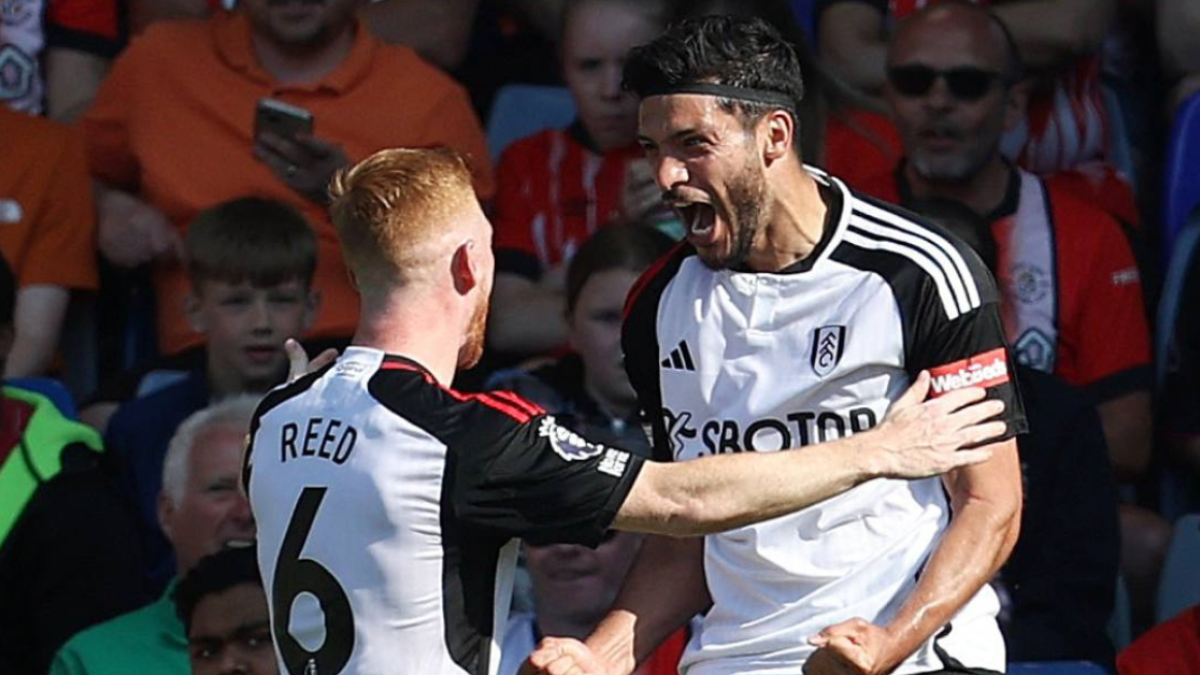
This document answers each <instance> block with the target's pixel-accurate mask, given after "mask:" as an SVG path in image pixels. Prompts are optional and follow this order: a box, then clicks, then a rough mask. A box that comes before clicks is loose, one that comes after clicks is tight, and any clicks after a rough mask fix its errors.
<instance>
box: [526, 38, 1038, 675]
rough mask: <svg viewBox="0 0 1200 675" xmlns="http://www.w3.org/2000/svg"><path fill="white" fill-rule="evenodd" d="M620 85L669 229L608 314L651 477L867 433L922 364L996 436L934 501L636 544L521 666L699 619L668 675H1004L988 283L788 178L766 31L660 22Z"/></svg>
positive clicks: (780, 76)
mask: <svg viewBox="0 0 1200 675" xmlns="http://www.w3.org/2000/svg"><path fill="white" fill-rule="evenodd" d="M625 83H626V86H627V87H628V88H630V89H631V90H633V91H634V92H635V93H637V94H638V95H639V97H640V98H641V104H640V111H639V139H640V142H641V144H642V147H643V149H644V150H645V152H646V155H647V158H648V159H649V161H650V163H651V165H652V166H653V168H654V171H655V177H656V180H657V182H658V184H659V187H660V188H661V189H662V190H663V191H664V199H665V200H667V201H668V202H669V203H670V204H672V205H673V206H674V207H675V208H676V209H677V210H678V211H679V212H680V214H681V216H682V219H683V221H684V222H685V224H686V225H687V239H686V242H685V243H684V244H682V245H681V246H679V247H677V248H676V249H675V250H674V251H673V252H672V253H671V254H670V255H668V256H667V257H665V258H664V259H662V260H660V261H659V263H658V264H656V265H655V266H654V267H652V268H651V270H650V271H649V272H647V274H646V275H645V276H643V278H642V280H641V282H639V284H638V285H637V286H635V287H634V290H633V291H632V292H631V293H630V298H629V300H627V302H626V318H625V321H624V329H623V341H622V344H623V347H624V350H625V366H626V370H627V371H628V373H629V379H630V382H631V383H632V384H633V386H634V389H635V391H636V392H637V394H638V398H639V402H640V404H641V406H642V408H643V410H645V412H646V413H647V416H648V417H649V419H650V422H651V429H652V431H653V440H654V452H655V456H656V457H657V458H660V459H663V460H670V461H674V462H676V463H678V464H682V465H687V464H690V463H693V462H695V461H704V459H700V458H704V457H706V456H708V455H720V454H726V453H747V454H749V453H759V454H761V453H771V452H773V451H776V450H779V449H781V448H786V447H788V443H789V441H795V440H796V439H801V444H803V443H805V442H806V441H807V440H812V439H814V438H820V437H824V436H825V435H837V434H840V433H854V432H855V431H858V430H860V429H863V428H869V427H870V426H871V425H872V424H873V420H874V419H878V418H879V415H880V413H881V412H882V411H884V410H886V409H887V408H888V406H889V405H891V404H892V401H894V400H895V396H896V394H897V393H898V392H899V390H900V388H901V387H902V386H903V383H904V382H906V381H908V380H910V379H912V378H914V377H917V370H918V369H921V368H929V369H930V372H931V373H933V374H934V376H935V377H936V378H937V379H938V382H939V385H938V388H937V391H935V392H933V393H932V395H934V396H936V395H937V394H938V393H940V392H941V391H947V390H949V389H952V388H954V387H957V386H962V385H964V384H965V383H967V382H975V383H980V384H982V385H983V386H985V387H987V388H988V390H989V395H990V396H995V397H998V398H1002V399H1004V400H1006V401H1008V402H1009V403H1010V405H1009V414H1008V416H1007V417H1006V420H1007V422H1008V423H1009V433H1008V434H1006V435H1005V436H1003V437H998V438H995V439H989V441H988V442H987V443H988V447H990V448H992V449H993V451H994V455H993V457H992V459H991V460H990V461H989V462H985V463H983V464H980V465H978V466H977V467H973V468H972V469H968V470H965V471H956V472H953V473H952V474H950V475H948V476H946V478H945V480H944V482H943V481H941V480H933V481H917V482H909V483H907V484H897V483H884V482H880V483H874V484H872V485H866V486H861V489H855V490H851V491H849V492H847V493H846V494H844V495H842V496H840V497H838V498H835V499H834V500H830V501H827V502H825V503H823V504H821V505H820V506H818V507H816V508H812V509H806V510H803V511H800V512H798V513H796V514H793V515H789V516H786V517H782V518H777V519H774V520H772V521H770V522H767V523H762V524H759V525H753V526H747V527H743V528H738V529H737V530H734V531H731V532H728V533H722V534H713V535H709V536H707V537H705V539H704V541H702V542H700V541H685V540H674V539H667V538H651V539H649V540H647V541H646V542H645V544H644V546H643V548H642V551H641V552H640V554H639V557H638V559H637V561H636V562H635V563H634V567H633V568H632V570H631V572H630V573H629V576H628V577H627V581H626V583H625V586H624V588H623V589H622V591H621V594H620V596H619V598H618V600H617V602H616V604H615V606H614V610H613V611H612V612H610V613H609V615H608V616H607V617H606V618H605V619H604V620H603V621H602V622H601V623H600V625H599V626H598V627H597V629H596V630H595V632H593V633H592V634H591V635H590V636H589V637H588V638H587V640H586V641H585V642H582V643H581V642H579V641H577V640H573V639H569V638H553V639H549V638H548V639H547V640H545V641H544V642H543V644H542V646H541V647H540V648H539V649H538V650H537V651H536V652H535V653H534V654H533V655H531V657H530V668H529V669H528V670H531V671H533V672H541V673H550V674H552V675H560V674H561V673H575V672H580V673H605V674H606V675H607V674H611V673H628V672H630V671H632V670H633V669H634V667H635V666H636V665H637V664H638V663H639V662H641V661H642V660H644V659H645V658H646V657H647V656H648V655H649V654H650V653H651V651H652V650H653V649H654V647H655V646H656V645H658V644H660V643H661V641H662V640H663V639H665V638H666V637H667V636H668V635H670V634H671V633H672V632H673V631H675V630H677V629H678V627H679V626H680V625H683V624H684V623H685V622H687V621H688V620H689V618H691V617H692V616H694V615H696V614H703V619H702V621H701V625H700V627H699V629H698V630H697V632H696V633H695V636H694V637H693V638H692V639H691V640H690V641H689V644H688V646H687V649H686V650H685V652H684V655H683V658H682V660H681V662H680V666H679V669H680V672H682V673H685V675H782V674H784V673H786V674H788V675H792V674H796V673H800V672H802V671H803V672H804V673H806V674H808V675H835V674H839V673H885V672H886V673H901V674H910V673H911V674H915V673H961V672H968V671H967V670H965V669H970V670H969V672H979V673H984V672H988V673H991V672H1000V671H1003V669H1004V665H1005V659H1004V644H1003V639H1002V637H1001V635H1000V632H999V629H998V627H997V624H996V619H995V616H996V609H997V604H998V603H997V599H996V596H995V594H994V593H993V592H992V591H991V589H990V588H988V587H987V586H986V585H985V584H986V582H987V580H988V579H989V578H990V577H991V576H992V575H993V574H994V573H995V570H996V569H997V568H998V567H999V565H1000V564H1001V563H1002V562H1003V561H1004V560H1005V558H1007V556H1008V554H1009V552H1010V551H1011V549H1012V545H1013V543H1014V542H1015V540H1016V536H1017V530H1018V528H1019V517H1020V515H1019V514H1020V511H1021V481H1020V472H1019V468H1018V466H1017V457H1016V451H1015V440H1014V439H1013V437H1012V436H1013V435H1014V434H1016V433H1020V432H1022V431H1024V428H1025V419H1024V412H1023V410H1022V409H1021V408H1020V403H1019V401H1020V397H1019V394H1018V392H1017V391H1016V388H1015V386H1014V385H1015V382H1014V380H1013V379H1012V377H1011V376H1010V370H1009V364H1008V352H1007V348H1006V345H1005V343H1004V338H1003V335H1002V331H1001V328H1000V317H999V310H998V306H997V294H996V290H995V286H994V283H993V282H992V280H991V278H990V276H989V275H988V273H987V272H986V270H984V269H983V268H982V266H981V264H980V262H979V260H978V258H977V257H975V256H972V255H970V254H969V253H967V249H966V248H965V245H963V244H962V243H961V242H959V241H957V240H954V239H952V238H950V237H949V236H948V235H946V234H945V233H944V232H942V231H940V230H937V229H936V228H934V227H932V226H931V225H929V224H928V223H926V222H923V221H918V220H915V219H913V217H912V216H911V214H905V213H903V212H901V211H899V210H898V209H894V208H891V207H888V206H886V205H882V204H880V203H879V202H876V201H874V200H868V199H866V198H864V197H862V196H861V195H859V194H857V193H855V192H853V191H851V190H850V189H848V188H847V187H846V186H845V184H844V183H843V182H842V181H841V180H839V179H837V178H835V177H832V176H829V175H828V174H825V173H824V172H822V171H819V170H817V169H813V168H810V167H805V166H804V165H803V164H802V161H801V157H800V154H799V151H798V143H797V142H796V139H797V137H798V135H799V134H798V128H797V120H798V118H797V115H796V110H797V107H798V106H797V104H798V101H799V100H800V97H801V96H802V84H801V81H800V73H799V65H798V63H797V60H796V56H795V53H794V52H793V50H792V49H791V47H790V46H788V45H787V43H786V42H784V41H783V39H782V38H781V37H780V36H779V34H778V33H777V32H775V31H774V30H773V29H771V28H770V27H769V26H767V24H765V23H764V22H763V21H761V20H759V19H737V18H732V17H721V16H710V17H705V18H702V19H697V20H691V21H684V22H680V23H678V24H676V25H675V26H673V27H672V28H671V29H670V30H668V31H667V32H666V33H665V34H664V35H663V36H660V37H659V38H658V39H656V40H655V41H654V42H651V43H650V44H648V45H646V46H644V47H639V48H636V49H634V50H633V51H632V52H631V53H630V55H629V58H628V60H627V61H626V66H625ZM784 454H786V453H784ZM951 514H953V515H951ZM575 667H578V670H573V669H572V668H575Z"/></svg>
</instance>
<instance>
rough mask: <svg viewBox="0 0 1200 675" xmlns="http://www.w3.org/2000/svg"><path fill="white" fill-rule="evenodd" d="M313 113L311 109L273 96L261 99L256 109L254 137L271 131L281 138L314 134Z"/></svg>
mask: <svg viewBox="0 0 1200 675" xmlns="http://www.w3.org/2000/svg"><path fill="white" fill-rule="evenodd" d="M312 130H313V115H312V113H310V112H309V111H307V110H305V109H304V108H301V107H300V106H295V105H292V104H290V103H284V102H283V101H276V100H275V99H271V98H264V99H260V100H259V102H258V106H257V107H256V108H255V111H254V137H255V138H258V137H259V136H260V135H261V134H262V133H263V132H264V131H269V132H271V133H273V134H275V135H276V136H279V137H280V138H295V137H296V136H297V135H299V134H307V135H310V136H311V135H312Z"/></svg>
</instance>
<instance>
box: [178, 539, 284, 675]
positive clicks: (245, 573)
mask: <svg viewBox="0 0 1200 675" xmlns="http://www.w3.org/2000/svg"><path fill="white" fill-rule="evenodd" d="M262 583H263V582H262V577H261V576H259V573H258V561H257V560H255V549H254V548H253V547H246V548H229V549H225V550H223V551H219V552H217V553H214V554H213V555H210V556H208V557H207V558H204V559H203V560H201V561H200V562H199V563H198V564H197V565H196V567H195V568H193V569H192V570H191V571H190V572H188V574H187V576H185V577H184V578H183V580H182V581H180V582H179V585H178V586H177V587H176V588H175V596H174V597H175V612H176V614H178V615H179V620H180V621H182V622H183V627H184V631H185V633H186V634H187V639H188V657H189V660H190V661H191V664H192V675H222V674H224V673H243V674H244V675H276V674H277V673H278V672H279V664H278V663H277V662H276V661H275V650H274V649H272V641H271V624H270V621H269V617H268V614H267V596H266V594H265V593H263V585H262Z"/></svg>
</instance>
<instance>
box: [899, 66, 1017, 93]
mask: <svg viewBox="0 0 1200 675" xmlns="http://www.w3.org/2000/svg"><path fill="white" fill-rule="evenodd" d="M887 76H888V82H890V83H891V84H892V88H893V89H895V90H896V91H897V92H898V93H899V94H900V95H901V96H910V97H912V96H924V95H925V94H928V93H929V90H930V89H932V88H933V83H934V82H936V81H937V79H938V78H939V77H940V78H942V79H944V80H945V81H946V88H947V89H949V90H950V94H951V95H952V96H954V98H956V99H958V100H960V101H978V100H979V99H981V98H983V97H984V96H985V95H986V94H987V93H988V91H990V90H991V88H992V83H993V82H1000V83H1001V84H1003V85H1005V86H1007V85H1009V84H1011V82H1010V80H1009V78H1007V77H1005V76H1004V75H1001V74H1000V73H997V72H996V71H994V70H984V69H983V68H976V67H974V66H958V67H956V68H947V69H945V70H938V69H937V68H931V67H929V66H925V65H921V64H919V63H918V64H912V65H907V66H893V67H891V68H888V71H887Z"/></svg>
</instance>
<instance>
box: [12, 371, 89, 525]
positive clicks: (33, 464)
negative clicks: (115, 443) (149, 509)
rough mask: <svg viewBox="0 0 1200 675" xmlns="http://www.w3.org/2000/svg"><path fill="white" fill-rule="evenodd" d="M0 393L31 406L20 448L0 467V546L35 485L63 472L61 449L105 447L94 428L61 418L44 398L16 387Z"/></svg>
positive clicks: (59, 413)
mask: <svg viewBox="0 0 1200 675" xmlns="http://www.w3.org/2000/svg"><path fill="white" fill-rule="evenodd" d="M0 392H2V393H3V396H4V397H5V398H8V399H13V400H16V401H20V402H22V403H26V404H28V405H30V406H32V407H33V415H32V416H31V417H30V418H29V421H28V423H27V424H26V425H25V430H24V433H23V434H22V435H21V441H20V447H18V448H14V449H13V451H12V452H11V453H9V455H8V458H7V459H5V460H4V463H3V464H0V544H2V543H3V542H4V540H5V539H6V538H7V537H8V533H9V531H10V530H12V527H13V525H15V524H16V522H17V519H18V518H20V516H21V512H22V511H24V510H25V505H26V504H28V503H29V500H30V499H31V498H32V497H33V493H34V492H35V491H37V487H38V485H39V484H40V483H44V482H46V481H48V480H50V479H51V478H53V477H54V476H56V475H58V472H59V471H60V470H61V469H62V461H61V456H62V450H63V448H65V447H67V446H69V445H71V444H73V443H81V444H83V445H84V446H86V447H88V448H90V449H92V450H94V451H96V452H103V448H104V445H103V442H102V441H101V438H100V434H99V433H97V432H96V430H95V429H92V428H91V427H89V426H87V425H84V424H80V423H79V422H76V421H74V420H70V419H67V418H66V417H63V415H62V413H61V412H59V410H58V407H57V406H55V405H54V403H53V402H52V401H50V399H48V398H46V397H45V396H42V395H41V394H35V393H33V392H31V391H27V390H25V389H18V388H16V387H2V388H0Z"/></svg>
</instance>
